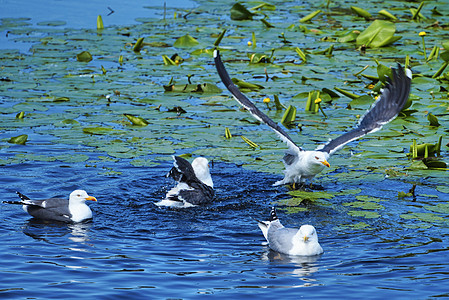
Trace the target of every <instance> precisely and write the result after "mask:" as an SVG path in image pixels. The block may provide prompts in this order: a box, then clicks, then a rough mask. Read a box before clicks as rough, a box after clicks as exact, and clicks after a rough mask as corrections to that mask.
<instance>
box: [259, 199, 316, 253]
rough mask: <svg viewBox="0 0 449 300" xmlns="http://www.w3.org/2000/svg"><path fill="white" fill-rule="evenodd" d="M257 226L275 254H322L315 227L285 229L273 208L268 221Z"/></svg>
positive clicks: (260, 222) (303, 226)
mask: <svg viewBox="0 0 449 300" xmlns="http://www.w3.org/2000/svg"><path fill="white" fill-rule="evenodd" d="M258 225H259V228H260V230H262V233H263V236H264V237H265V239H266V240H267V242H268V245H269V247H270V248H271V249H272V250H274V251H276V252H279V253H283V254H289V255H302V256H312V255H319V254H321V253H323V248H321V246H320V244H319V243H318V235H317V233H316V230H315V227H313V226H312V225H302V226H301V227H300V228H299V229H294V228H286V227H284V226H283V225H282V224H281V222H280V221H279V219H278V217H277V215H276V210H275V208H274V207H273V208H271V213H270V218H269V219H268V221H258Z"/></svg>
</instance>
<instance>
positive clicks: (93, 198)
mask: <svg viewBox="0 0 449 300" xmlns="http://www.w3.org/2000/svg"><path fill="white" fill-rule="evenodd" d="M86 200H92V201H97V198H95V197H92V196H89V197H87V198H86Z"/></svg>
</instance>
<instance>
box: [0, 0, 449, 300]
mask: <svg viewBox="0 0 449 300" xmlns="http://www.w3.org/2000/svg"><path fill="white" fill-rule="evenodd" d="M5 3H6V4H8V5H15V3H16V2H13V1H3V2H1V4H5ZM52 3H53V2H52ZM55 3H57V2H55ZM142 5H146V4H142ZM107 6H111V7H113V8H115V7H114V6H112V4H107ZM102 9H103V10H105V9H104V7H103V8H102ZM3 12H4V11H3V10H1V13H3ZM17 14H18V15H21V16H25V17H27V16H28V15H27V14H21V12H19V13H17ZM97 14H98V13H97V12H95V13H94V16H96V15H97ZM3 16H4V15H3ZM10 16H11V17H16V16H17V15H12V14H11V15H10ZM134 16H135V15H133V17H134ZM30 17H32V23H33V24H37V23H38V22H40V21H45V20H56V19H58V18H49V19H38V18H37V17H35V16H34V15H32V16H31V15H30ZM135 17H138V16H135ZM142 17H144V16H142ZM73 19H74V20H72V21H73V22H76V20H78V19H79V18H77V17H74V18H73ZM89 19H90V21H91V20H92V18H91V17H90V18H89ZM94 19H95V18H94ZM104 19H105V23H106V20H109V19H106V18H104ZM128 20H131V21H129V22H130V23H133V22H134V18H130V19H128ZM72 21H70V20H68V21H67V26H69V27H78V26H80V27H85V26H86V25H85V24H82V25H79V24H78V25H77V24H76V23H71V22H72ZM90 21H89V22H90ZM121 22H122V21H120V22H119V23H117V24H129V23H128V22H126V21H123V23H121ZM92 26H95V25H92ZM0 42H1V41H0ZM17 46H18V45H17V43H14V47H17ZM0 77H1V75H0ZM6 94H7V93H5V95H0V104H1V107H9V106H11V105H13V104H11V103H10V102H8V101H17V102H20V101H21V99H13V100H11V99H10V98H9V97H7V95H6ZM191 101H195V100H191ZM47 106H48V107H49V112H48V113H58V112H65V111H70V110H71V109H73V107H70V106H65V105H63V104H54V105H51V104H48V105H47ZM94 108H96V107H94ZM94 108H92V109H94ZM199 109H202V110H205V108H204V107H202V108H199ZM2 117H3V116H2ZM41 127H44V129H45V126H41ZM49 127H51V126H49ZM39 130H41V128H21V131H20V133H26V134H29V135H30V139H29V140H30V142H28V143H27V145H26V146H21V145H14V146H11V147H9V146H8V147H1V148H0V159H6V158H7V157H10V156H15V155H17V154H18V153H19V154H20V153H28V152H30V151H32V152H33V154H37V155H39V154H42V155H44V154H45V155H48V156H50V157H53V156H57V155H61V154H66V153H69V154H74V155H78V154H84V155H87V156H88V157H89V160H88V163H87V164H86V163H85V162H79V163H66V162H61V161H53V162H39V161H28V162H27V161H25V162H24V163H21V164H12V165H1V166H0V183H1V185H0V193H1V195H2V199H1V200H17V199H18V198H17V197H16V195H15V193H14V192H15V191H20V192H22V193H24V194H25V195H28V196H30V197H33V198H48V197H52V196H62V197H67V195H68V194H69V193H70V192H71V191H73V190H74V189H76V188H83V189H85V190H86V191H87V192H88V193H89V194H90V195H92V196H95V197H96V198H97V199H98V202H97V203H89V204H90V207H91V208H92V210H93V212H94V219H93V221H92V222H87V223H82V224H59V223H48V222H40V221H36V220H33V219H31V218H30V217H29V216H28V215H27V214H26V213H25V212H23V210H22V209H21V208H20V207H18V206H13V205H7V204H1V205H0V219H1V221H0V222H1V226H0V239H1V243H0V262H1V264H0V278H1V280H0V297H2V298H5V299H25V298H33V299H75V298H83V299H117V298H119V297H120V298H126V299H133V298H136V299H160V298H171V299H172V298H183V299H192V298H199V297H201V296H203V295H213V296H215V297H221V298H226V299H230V298H231V297H232V299H236V298H239V299H242V298H258V299H272V298H273V297H277V298H281V299H291V298H295V299H296V298H305V299H312V298H316V299H323V298H349V299H361V298H368V299H369V298H373V299H378V298H403V299H410V298H421V299H423V298H431V297H438V296H445V297H449V288H448V286H449V271H448V270H449V261H448V260H447V257H448V255H449V243H448V239H449V228H448V227H449V224H448V221H447V217H448V216H447V215H446V214H444V213H442V214H439V216H443V217H444V220H440V219H437V220H435V221H434V222H431V221H427V222H424V221H418V220H417V219H407V218H403V217H401V215H402V214H407V213H409V212H415V213H417V214H418V216H419V214H424V213H429V211H428V210H426V209H425V207H426V206H436V205H437V204H440V203H443V204H445V203H447V202H448V199H447V194H444V193H440V192H438V191H436V190H435V187H434V186H432V185H431V184H429V183H428V182H427V181H425V180H423V182H422V183H421V184H419V185H418V186H417V188H416V194H417V196H416V198H410V197H409V198H398V197H397V192H398V191H407V190H408V189H409V188H410V187H411V184H410V183H408V182H405V181H401V180H399V179H398V180H395V179H384V180H381V181H370V182H362V181H357V180H354V181H352V182H350V183H347V182H346V183H345V184H344V185H343V184H341V183H339V182H338V181H337V180H335V181H332V180H325V178H326V176H327V175H326V174H323V175H322V176H320V177H319V178H318V181H320V180H322V182H324V183H325V184H323V185H324V190H325V191H328V192H337V191H341V190H343V189H345V190H348V189H361V190H362V191H363V193H362V194H363V195H369V196H373V197H378V198H381V199H383V200H388V201H383V202H382V205H383V206H384V207H385V209H384V210H382V212H381V216H380V217H378V218H364V217H352V216H350V215H349V214H348V212H349V211H350V210H351V209H352V208H351V207H349V206H346V205H344V204H347V203H348V202H351V201H354V196H353V195H339V196H336V197H335V198H333V199H331V200H329V203H328V204H327V205H323V204H322V203H316V202H313V201H306V202H305V203H303V204H301V207H302V208H307V210H306V211H304V212H297V213H290V214H288V213H286V211H285V210H282V208H280V209H279V210H278V216H279V218H280V220H281V221H282V222H283V223H284V224H285V225H286V226H289V227H298V226H300V225H301V224H304V223H310V224H313V225H314V226H315V227H316V228H317V231H318V235H319V238H320V243H321V245H322V247H323V249H324V250H325V252H324V254H323V255H321V256H320V257H312V258H300V257H296V258H295V257H287V256H283V255H279V254H277V253H274V252H272V251H270V250H269V248H268V247H267V245H266V243H265V242H264V239H263V236H262V233H261V232H260V230H259V228H258V227H257V224H256V221H255V220H254V219H253V218H256V219H264V218H266V217H267V216H268V214H269V211H270V206H271V205H272V204H273V202H276V201H280V200H286V199H289V198H291V196H289V195H287V194H286V192H287V189H286V188H284V187H278V188H273V187H272V186H271V184H272V183H273V182H275V181H276V180H279V179H280V177H281V175H280V174H277V175H273V174H269V173H262V172H255V171H250V170H247V169H245V168H242V167H241V166H238V165H235V164H232V163H225V162H221V161H214V167H213V168H212V170H211V172H212V176H213V179H214V183H215V187H216V194H217V200H216V202H215V203H213V204H211V205H207V206H202V207H196V208H192V209H185V210H173V209H167V208H158V207H156V206H155V205H154V204H153V203H154V202H156V201H158V200H160V199H162V198H163V197H164V195H165V193H166V191H167V190H168V189H170V187H171V186H172V185H173V182H171V181H170V180H168V179H167V178H165V177H164V174H166V172H167V171H168V170H169V169H170V168H171V161H170V160H169V159H168V160H162V161H158V163H159V164H158V165H155V166H153V167H134V166H132V165H131V164H130V163H129V161H128V160H126V159H123V160H118V161H117V162H113V161H107V160H105V161H101V160H98V156H99V155H105V154H104V153H102V152H98V153H97V152H96V151H95V150H92V149H91V148H89V147H85V146H78V145H65V144H61V143H56V142H54V141H53V139H54V137H51V136H49V135H46V134H42V133H39V132H36V131H39ZM0 133H1V134H2V135H1V136H0V140H1V142H2V143H6V140H7V138H9V137H11V136H15V135H17V134H18V132H11V131H8V130H7V129H1V131H0ZM1 145H3V144H0V146H1ZM159 157H160V155H159ZM145 158H147V159H156V155H155V156H152V155H148V156H146V157H145ZM95 160H97V163H96V164H95V165H94V164H92V163H91V161H95ZM109 170H113V171H115V172H120V173H121V174H117V175H115V174H114V173H113V172H109V173H108V171H109ZM320 178H321V179H320ZM418 183H419V182H418ZM430 195H436V196H438V197H431V196H430ZM361 223H365V224H366V226H367V227H366V228H363V227H362V228H359V227H357V226H355V227H354V225H357V224H361Z"/></svg>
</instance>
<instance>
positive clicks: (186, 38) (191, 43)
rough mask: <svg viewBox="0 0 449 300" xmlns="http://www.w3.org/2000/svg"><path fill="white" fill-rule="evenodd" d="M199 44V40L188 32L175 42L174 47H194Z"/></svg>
mask: <svg viewBox="0 0 449 300" xmlns="http://www.w3.org/2000/svg"><path fill="white" fill-rule="evenodd" d="M198 44H199V42H198V41H197V40H196V39H195V38H193V37H191V36H190V35H189V34H188V33H187V34H186V35H183V36H181V37H179V38H178V39H177V40H176V41H175V43H174V44H173V47H176V48H192V47H195V46H197V45H198Z"/></svg>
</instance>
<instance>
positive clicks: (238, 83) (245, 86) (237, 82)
mask: <svg viewBox="0 0 449 300" xmlns="http://www.w3.org/2000/svg"><path fill="white" fill-rule="evenodd" d="M231 80H232V82H233V83H234V84H235V85H236V86H238V87H239V88H242V89H248V90H252V91H257V90H260V89H263V88H264V87H263V86H262V85H260V84H256V83H249V82H246V81H243V80H240V79H237V78H232V79H231Z"/></svg>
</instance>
